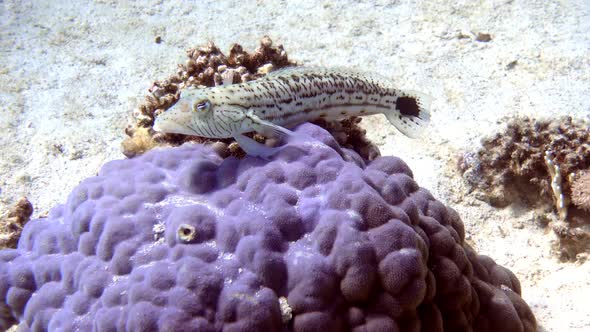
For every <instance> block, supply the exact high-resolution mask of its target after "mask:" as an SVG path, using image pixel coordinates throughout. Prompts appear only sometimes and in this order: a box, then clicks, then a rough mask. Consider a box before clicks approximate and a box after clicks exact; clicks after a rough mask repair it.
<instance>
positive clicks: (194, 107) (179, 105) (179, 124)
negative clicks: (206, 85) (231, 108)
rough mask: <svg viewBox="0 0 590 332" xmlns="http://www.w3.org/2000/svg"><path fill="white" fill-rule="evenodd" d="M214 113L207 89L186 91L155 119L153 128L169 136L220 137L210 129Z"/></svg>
mask: <svg viewBox="0 0 590 332" xmlns="http://www.w3.org/2000/svg"><path fill="white" fill-rule="evenodd" d="M214 113H215V106H214V105H213V102H212V100H211V98H210V97H209V95H208V89H186V90H184V91H182V92H181V95H180V98H179V99H178V101H177V102H176V104H174V105H173V106H172V107H170V108H169V109H167V110H166V111H165V112H163V113H161V114H160V115H158V116H157V117H156V120H155V122H154V126H153V128H154V130H155V131H159V132H163V133H169V134H183V135H194V136H201V137H211V138H213V137H220V133H219V132H213V131H212V129H211V124H213V123H214V121H215V116H214ZM224 134H226V133H224ZM225 136H227V135H225Z"/></svg>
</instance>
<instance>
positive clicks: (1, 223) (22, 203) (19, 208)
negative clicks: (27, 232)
mask: <svg viewBox="0 0 590 332" xmlns="http://www.w3.org/2000/svg"><path fill="white" fill-rule="evenodd" d="M32 214H33V205H32V204H31V202H29V200H28V199H27V198H26V197H22V198H21V199H19V201H18V202H17V203H16V204H15V205H14V206H13V207H12V208H10V210H9V211H7V212H6V213H5V214H3V215H1V216H0V249H3V248H16V244H17V243H18V239H19V238H20V234H21V232H22V230H23V227H24V226H25V224H26V223H27V222H28V221H29V219H30V218H31V215H32Z"/></svg>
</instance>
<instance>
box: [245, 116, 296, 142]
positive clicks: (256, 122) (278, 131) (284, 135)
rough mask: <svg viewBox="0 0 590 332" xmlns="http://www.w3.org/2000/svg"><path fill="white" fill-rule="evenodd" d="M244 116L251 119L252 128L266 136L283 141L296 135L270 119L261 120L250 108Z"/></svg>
mask: <svg viewBox="0 0 590 332" xmlns="http://www.w3.org/2000/svg"><path fill="white" fill-rule="evenodd" d="M246 116H247V117H248V118H249V119H250V120H251V121H252V129H254V131H256V132H257V133H260V134H262V135H264V136H266V137H275V138H281V140H282V141H283V142H285V141H288V140H289V139H290V138H295V137H297V134H296V133H295V132H293V131H291V130H289V129H287V128H285V127H281V126H279V125H276V124H274V123H272V122H270V121H266V120H262V119H261V118H259V117H258V116H257V115H256V114H254V112H253V111H251V110H250V111H248V112H247V113H246Z"/></svg>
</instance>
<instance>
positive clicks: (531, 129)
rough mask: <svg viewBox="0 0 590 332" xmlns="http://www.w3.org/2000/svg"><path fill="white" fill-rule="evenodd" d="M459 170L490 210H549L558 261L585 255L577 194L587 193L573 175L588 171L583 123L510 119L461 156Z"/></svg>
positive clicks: (585, 221)
mask: <svg viewBox="0 0 590 332" xmlns="http://www.w3.org/2000/svg"><path fill="white" fill-rule="evenodd" d="M459 168H460V170H461V171H462V172H463V176H464V178H465V179H466V180H467V182H469V184H470V185H472V186H473V187H474V188H475V189H477V192H478V194H479V195H480V197H481V198H482V199H484V200H485V201H487V202H489V203H490V204H491V205H493V206H499V207H504V206H507V205H509V204H512V203H515V202H516V203H519V204H524V205H528V206H531V207H536V208H545V207H549V208H552V209H554V210H555V212H556V214H557V216H558V218H557V219H559V220H558V221H556V222H555V223H554V224H553V229H554V230H555V233H556V234H557V235H558V237H559V238H560V241H561V244H560V246H559V251H560V254H561V256H562V258H566V259H573V258H575V257H576V255H577V254H578V253H581V252H582V253H583V252H588V250H590V247H589V245H590V233H589V232H588V230H589V227H590V217H589V216H588V214H585V213H583V212H582V211H580V209H583V208H584V203H583V202H584V199H583V198H582V197H586V196H584V194H583V193H584V192H586V193H587V192H588V190H585V191H584V190H583V189H581V188H584V183H586V186H587V185H588V184H587V183H588V182H584V179H585V177H583V176H579V174H581V172H584V170H586V169H588V168H590V131H589V130H588V123H586V122H585V121H583V120H574V119H572V118H571V117H562V118H559V119H553V120H538V119H531V118H515V119H512V120H510V121H509V122H508V125H507V128H506V130H505V131H503V132H500V133H498V134H496V135H494V136H493V137H490V138H486V139H484V140H483V141H482V147H481V149H480V150H479V151H477V153H475V154H473V153H467V154H465V155H464V156H463V157H462V158H461V160H460V161H459ZM586 181H587V180H586ZM586 188H587V187H586ZM586 199H588V198H586ZM571 203H574V204H573V205H572V204H571ZM570 228H572V229H570ZM574 228H576V229H574ZM573 234H575V235H573ZM573 239H575V241H574V242H575V243H576V244H575V245H572V240H573Z"/></svg>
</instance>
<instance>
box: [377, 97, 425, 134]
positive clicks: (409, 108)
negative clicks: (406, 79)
mask: <svg viewBox="0 0 590 332" xmlns="http://www.w3.org/2000/svg"><path fill="white" fill-rule="evenodd" d="M432 100H433V98H432V97H431V96H429V95H426V94H424V93H420V92H417V91H412V90H408V91H403V92H402V93H401V94H400V96H399V97H398V98H397V100H396V102H395V107H393V108H392V109H390V110H389V111H387V112H385V116H386V117H387V120H389V122H390V123H391V124H392V125H394V126H395V128H397V130H399V131H400V132H401V133H402V134H404V135H406V136H408V137H411V138H416V137H419V136H420V135H421V134H422V133H423V132H424V130H425V128H426V126H428V123H429V122H430V105H431V104H432Z"/></svg>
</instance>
